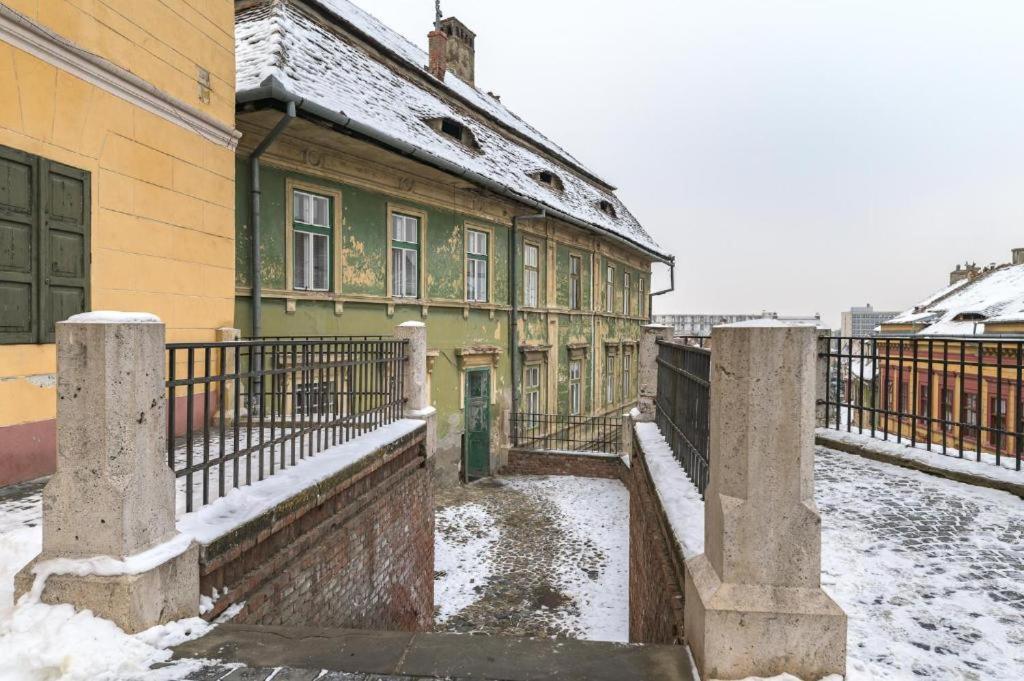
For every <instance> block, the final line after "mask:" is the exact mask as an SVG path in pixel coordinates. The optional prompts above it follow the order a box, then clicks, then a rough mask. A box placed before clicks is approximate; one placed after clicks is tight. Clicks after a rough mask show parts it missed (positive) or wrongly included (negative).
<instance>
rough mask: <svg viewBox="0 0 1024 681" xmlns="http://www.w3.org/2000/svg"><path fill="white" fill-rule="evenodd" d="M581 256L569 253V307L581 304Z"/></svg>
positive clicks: (575, 307)
mask: <svg viewBox="0 0 1024 681" xmlns="http://www.w3.org/2000/svg"><path fill="white" fill-rule="evenodd" d="M582 276H583V258H581V257H580V256H578V255H572V254H569V309H570V310H579V309H581V308H582V306H583V279H582Z"/></svg>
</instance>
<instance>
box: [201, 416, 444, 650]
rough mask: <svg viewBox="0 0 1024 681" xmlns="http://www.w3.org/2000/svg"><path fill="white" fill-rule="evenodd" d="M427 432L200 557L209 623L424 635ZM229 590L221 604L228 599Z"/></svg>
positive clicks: (430, 507)
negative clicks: (223, 619) (230, 615)
mask: <svg viewBox="0 0 1024 681" xmlns="http://www.w3.org/2000/svg"><path fill="white" fill-rule="evenodd" d="M425 440H426V428H425V427H423V428H420V429H417V430H416V431H414V432H413V433H410V434H409V435H406V436H404V437H402V438H399V439H398V440H396V441H395V442H393V443H391V444H389V445H387V446H385V447H383V448H381V449H379V450H378V451H377V452H374V453H373V454H371V455H370V456H367V457H365V458H364V459H362V460H361V461H360V462H358V464H356V465H354V466H351V467H349V468H346V469H344V470H342V471H340V472H339V473H337V474H335V475H334V476H333V477H332V478H329V479H328V480H326V481H324V482H322V483H320V484H318V485H316V486H315V487H312V488H310V489H307V490H305V491H304V492H303V493H301V494H299V495H297V496H296V497H293V498H292V499H290V500H289V501H287V502H284V503H282V504H280V505H279V506H278V507H277V508H275V509H273V510H272V511H270V512H269V513H268V514H264V515H263V516H260V517H259V518H256V519H254V520H253V521H251V522H249V523H246V524H245V525H244V526H242V527H240V528H238V529H237V530H235V531H234V532H232V533H230V534H229V535H226V536H225V537H222V538H221V539H218V540H217V541H215V542H213V543H212V544H210V545H208V546H205V547H203V551H202V555H201V592H202V593H203V594H206V595H210V594H212V593H213V590H214V589H217V591H218V592H219V593H220V594H221V597H220V599H219V600H218V601H217V602H216V603H215V607H214V608H213V610H211V611H209V612H207V613H206V614H205V615H204V617H206V618H207V619H212V618H214V617H216V616H217V615H218V614H219V613H220V612H223V611H224V610H225V609H226V608H227V607H229V606H231V605H233V604H235V603H241V602H244V603H245V605H244V606H243V607H242V609H241V610H240V611H239V612H238V614H237V615H236V616H235V617H234V619H233V622H235V623H236V624H267V625H290V626H318V627H348V628H355V629H391V630H406V631H425V630H428V629H430V627H431V625H432V622H433V608H434V496H433V488H432V485H431V470H430V466H431V465H432V462H430V461H429V460H428V459H427V458H426V447H425ZM225 588H227V589H228V591H227V594H226V595H223V594H224V589H225Z"/></svg>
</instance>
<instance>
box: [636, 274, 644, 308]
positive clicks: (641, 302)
mask: <svg viewBox="0 0 1024 681" xmlns="http://www.w3.org/2000/svg"><path fill="white" fill-rule="evenodd" d="M636 287H637V292H638V294H639V296H640V300H638V301H637V307H639V308H640V316H641V317H643V316H644V315H646V314H647V296H646V295H645V294H644V290H645V289H646V288H647V286H646V285H645V284H644V278H643V277H639V278H638V280H637V282H636Z"/></svg>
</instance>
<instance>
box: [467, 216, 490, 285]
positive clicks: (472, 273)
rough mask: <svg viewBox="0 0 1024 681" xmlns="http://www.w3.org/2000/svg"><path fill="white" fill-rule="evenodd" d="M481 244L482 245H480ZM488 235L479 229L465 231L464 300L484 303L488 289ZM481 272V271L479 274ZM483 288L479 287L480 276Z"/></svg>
mask: <svg viewBox="0 0 1024 681" xmlns="http://www.w3.org/2000/svg"><path fill="white" fill-rule="evenodd" d="M481 244H482V245H481ZM489 248H490V234H489V233H488V232H484V231H481V230H479V229H468V228H467V229H466V300H467V301H469V302H471V303H486V302H488V300H489V295H488V291H489V289H490V279H489V276H490V273H489V271H488V270H489V263H490V255H489ZM481 270H483V271H482V272H481ZM481 274H482V275H483V287H482V288H481V287H480V275H481Z"/></svg>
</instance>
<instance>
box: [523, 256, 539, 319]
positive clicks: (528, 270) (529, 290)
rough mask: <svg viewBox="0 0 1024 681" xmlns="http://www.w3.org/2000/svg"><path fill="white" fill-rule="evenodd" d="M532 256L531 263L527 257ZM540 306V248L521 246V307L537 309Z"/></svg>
mask: <svg viewBox="0 0 1024 681" xmlns="http://www.w3.org/2000/svg"><path fill="white" fill-rule="evenodd" d="M531 253H532V254H533V258H532V260H533V262H532V263H531V262H530V260H531V258H529V257H527V256H528V255H529V254H531ZM539 304H540V246H537V245H536V244H528V243H524V244H523V306H524V307H537V306H538V305H539Z"/></svg>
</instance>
